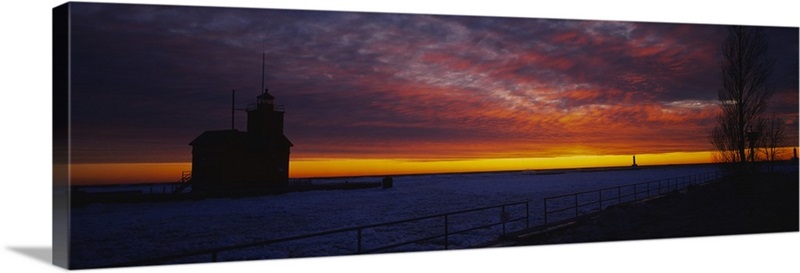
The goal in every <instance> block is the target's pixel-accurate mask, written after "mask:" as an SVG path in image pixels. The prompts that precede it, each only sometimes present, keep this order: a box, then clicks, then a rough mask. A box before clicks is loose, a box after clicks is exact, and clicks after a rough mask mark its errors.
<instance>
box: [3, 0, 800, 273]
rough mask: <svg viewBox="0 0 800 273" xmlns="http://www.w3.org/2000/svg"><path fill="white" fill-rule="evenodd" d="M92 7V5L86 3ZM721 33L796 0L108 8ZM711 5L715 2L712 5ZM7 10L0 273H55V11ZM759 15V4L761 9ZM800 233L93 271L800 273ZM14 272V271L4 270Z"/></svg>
mask: <svg viewBox="0 0 800 273" xmlns="http://www.w3.org/2000/svg"><path fill="white" fill-rule="evenodd" d="M87 2H96V1H87ZM102 2H127V3H150V4H192V5H206V6H233V7H270V8H290V9H322V10H348V11H384V12H404V13H429V14H430V13H432V14H469V15H494V16H519V17H539V18H571V19H609V20H626V21H658V22H692V23H716V24H731V23H740V24H755V25H773V26H794V27H797V26H799V25H800V23H799V22H800V17H798V16H797V13H796V11H797V10H798V9H797V7H796V4H794V2H792V1H781V0H759V1H753V0H749V1H740V0H736V1H725V2H726V3H725V4H721V3H719V1H702V2H701V1H697V0H677V1H676V0H671V1H658V2H651V1H620V0H606V1H591V0H583V1H578V0H558V1H555V0H554V1H548V2H552V3H534V1H511V0H491V1H471V2H467V1H463V0H462V1H441V0H424V1H423V0H411V1H409V0H406V1H388V0H374V1H366V0H363V1H356V0H331V1H312V0H302V1H298V0H273V1H244V0H238V1H225V0H194V1H186V3H184V2H181V1H175V0H169V1H167V0H154V1H134V0H131V1H110V0H109V1H102ZM706 2H708V3H706ZM61 3H63V2H61V1H22V0H15V1H7V2H5V3H4V5H3V8H2V9H1V10H2V11H0V20H2V24H0V28H1V31H0V37H2V38H0V69H2V70H0V85H1V86H2V89H0V111H1V112H0V113H2V114H0V174H1V175H2V176H0V183H2V185H3V187H2V188H0V202H2V206H0V213H1V214H0V215H1V216H0V217H1V218H2V220H0V238H2V239H0V240H2V243H1V244H2V247H0V261H2V263H0V270H1V271H4V272H57V271H61V270H60V269H58V268H56V267H54V266H52V265H50V264H49V263H50V262H49V258H48V256H47V255H33V256H31V255H29V254H26V253H31V252H33V253H40V254H43V253H47V251H48V249H49V248H50V247H51V238H52V236H51V223H52V221H51V204H52V202H51V201H50V198H51V188H50V187H51V170H50V167H51V150H50V149H51V136H50V134H51V129H50V127H51V105H52V104H51V95H50V94H51V90H52V88H51V44H50V43H51V38H50V37H51V27H50V24H51V9H52V7H55V6H57V5H59V4H61ZM754 5H759V6H754ZM797 253H800V233H796V232H795V233H783V234H769V235H744V236H725V237H706V238H699V239H671V240H656V241H634V242H616V243H596V244H574V245H558V246H539V247H517V248H503V249H488V250H469V251H449V252H441V251H440V252H426V253H411V254H390V255H372V256H350V257H336V258H313V259H309V258H306V259H291V260H273V261H254V262H238V263H221V264H199V265H182V266H162V267H144V268H142V267H140V268H128V269H114V270H115V271H111V270H95V271H92V272H219V271H227V272H265V271H269V272H315V271H323V270H324V271H326V272H409V271H424V272H431V271H439V272H442V271H446V272H453V271H461V272H502V271H516V272H520V271H522V272H534V271H538V272H545V271H558V272H563V271H568V272H572V271H584V270H585V271H590V270H591V271H594V270H600V271H612V270H614V271H617V270H618V271H621V272H641V271H645V269H646V271H647V272H676V271H679V272H683V271H690V272H696V271H701V270H707V271H713V272H721V271H726V272H796V270H797V269H798V268H799V267H800V265H798V263H797V260H796V255H797ZM9 269H10V270H9Z"/></svg>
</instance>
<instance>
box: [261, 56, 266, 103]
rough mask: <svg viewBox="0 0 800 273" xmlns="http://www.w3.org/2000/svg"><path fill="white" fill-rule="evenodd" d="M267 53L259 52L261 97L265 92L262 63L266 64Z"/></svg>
mask: <svg viewBox="0 0 800 273" xmlns="http://www.w3.org/2000/svg"><path fill="white" fill-rule="evenodd" d="M266 58H267V53H266V52H261V94H262V95H263V94H264V92H266V89H264V63H265V62H266Z"/></svg>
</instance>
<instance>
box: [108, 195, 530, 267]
mask: <svg viewBox="0 0 800 273" xmlns="http://www.w3.org/2000/svg"><path fill="white" fill-rule="evenodd" d="M513 207H517V208H518V210H521V209H522V208H523V207H524V215H522V216H516V217H515V216H512V214H511V213H510V210H509V208H513ZM489 210H499V212H500V213H499V214H498V218H497V220H494V221H491V222H489V223H483V224H480V225H477V226H470V227H466V228H459V227H458V226H454V225H453V224H452V223H451V220H450V219H452V218H453V216H456V215H460V214H467V213H473V212H479V211H489ZM520 214H521V213H520ZM529 215H530V208H529V203H528V202H516V203H508V204H503V205H496V206H487V207H480V208H474V209H467V210H461V211H455V212H449V213H442V214H436V215H430V216H425V217H418V218H413V219H406V220H400V221H392V222H385V223H380V224H373V225H365V226H359V227H354V228H344V229H337V230H330V231H325V232H319V233H314V234H308V235H300V236H292V237H286V238H280V239H271V240H264V241H258V242H253V243H248V244H240V245H233V246H228V247H219V248H212V249H205V250H198V251H191V252H186V253H181V254H176V255H169V256H163V257H157V258H152V259H143V260H137V261H131V262H125V263H119V264H114V265H110V266H108V267H120V266H139V265H155V264H166V263H169V262H170V261H175V260H180V259H186V258H191V257H197V256H206V255H207V256H208V257H209V260H210V261H211V262H217V261H218V260H219V254H220V253H222V252H228V251H234V250H242V249H246V248H256V247H264V246H268V245H272V244H277V243H282V242H288V241H297V240H303V239H308V238H315V237H323V236H328V235H333V234H339V233H354V237H355V238H354V239H355V240H356V247H355V249H353V253H354V254H362V253H376V252H382V251H386V250H389V249H393V248H397V247H401V246H405V245H411V244H416V243H421V242H425V241H432V240H436V239H444V240H443V242H442V247H443V248H444V249H450V236H452V235H456V234H462V233H467V232H470V231H475V230H480V229H487V228H492V227H495V226H502V234H505V233H506V232H507V225H508V224H510V223H514V222H521V221H523V220H524V222H525V225H524V228H529V227H530V220H529V218H530V217H529ZM437 219H439V220H440V221H442V222H441V223H442V226H443V230H442V232H441V233H438V234H433V235H428V236H425V237H421V238H416V239H413V240H405V241H400V242H393V243H390V244H385V245H381V246H377V247H372V248H368V247H365V246H364V237H365V236H364V230H367V229H374V228H378V227H385V226H391V225H397V224H403V223H410V222H418V221H423V220H437ZM462 226H463V225H462Z"/></svg>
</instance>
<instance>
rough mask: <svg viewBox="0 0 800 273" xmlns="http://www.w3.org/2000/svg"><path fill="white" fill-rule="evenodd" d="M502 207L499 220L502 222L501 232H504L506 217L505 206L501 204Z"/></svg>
mask: <svg viewBox="0 0 800 273" xmlns="http://www.w3.org/2000/svg"><path fill="white" fill-rule="evenodd" d="M502 209H503V212H502V213H501V214H500V221H502V222H503V234H506V219H507V218H508V217H506V206H503V207H502Z"/></svg>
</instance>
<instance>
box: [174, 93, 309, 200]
mask: <svg viewBox="0 0 800 273" xmlns="http://www.w3.org/2000/svg"><path fill="white" fill-rule="evenodd" d="M274 102H275V97H273V96H272V95H270V94H269V92H268V90H266V89H265V90H264V93H262V94H261V95H259V96H258V97H257V103H256V107H255V108H253V109H247V132H241V131H239V130H235V129H231V130H218V131H206V132H203V133H202V134H200V135H199V136H198V137H197V138H195V139H194V140H193V141H192V142H191V143H189V145H191V146H192V178H191V181H190V183H191V186H192V192H199V193H215V194H219V193H222V194H226V193H252V192H263V191H269V190H276V189H283V188H286V187H287V186H288V179H289V149H290V148H291V147H292V146H293V144H292V142H291V141H289V139H288V138H287V137H286V136H285V135H284V134H283V115H284V112H283V111H282V110H281V109H276V108H275V103H274Z"/></svg>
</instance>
